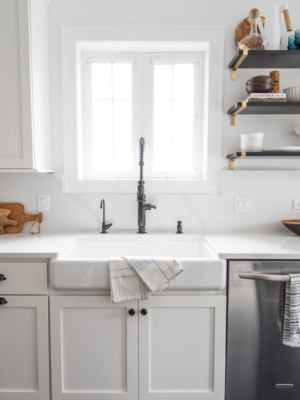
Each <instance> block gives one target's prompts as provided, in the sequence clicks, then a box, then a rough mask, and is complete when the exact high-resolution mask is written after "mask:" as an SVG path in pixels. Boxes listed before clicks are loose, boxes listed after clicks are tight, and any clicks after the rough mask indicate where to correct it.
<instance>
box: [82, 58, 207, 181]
mask: <svg viewBox="0 0 300 400" xmlns="http://www.w3.org/2000/svg"><path fill="white" fill-rule="evenodd" d="M106 62H107V63H114V62H124V63H131V64H132V116H131V117H132V142H131V148H132V160H131V161H132V168H131V169H123V170H122V171H116V170H112V169H110V168H107V169H98V168H93V166H92V165H91V164H89V160H91V157H92V142H93V132H92V130H93V129H92V93H91V87H92V72H91V65H92V63H106ZM185 63H192V64H193V66H194V93H195V95H194V99H193V101H194V111H193V122H194V123H193V136H192V137H193V168H192V170H175V171H172V168H164V169H154V160H153V158H154V157H153V156H154V68H155V65H163V64H185ZM145 92H146V93H147V95H146V96H143V94H142V93H145ZM82 93H83V99H82V112H83V116H82V118H83V143H82V145H83V147H84V148H83V149H82V152H83V154H84V155H83V158H84V162H83V177H84V179H88V180H90V179H96V180H103V179H135V178H136V176H137V174H138V167H137V166H138V141H139V138H140V136H143V137H144V138H145V141H146V153H145V166H144V172H145V176H147V177H148V179H169V178H171V179H176V178H177V179H201V178H203V170H202V169H203V166H202V165H201V158H203V157H200V155H203V154H202V153H203V152H204V149H203V145H202V141H203V127H202V125H201V121H202V118H203V110H202V107H203V105H202V104H203V98H202V97H203V53H201V52H198V53H192V52H188V53H187V52H177V53H172V52H169V53H165V52H163V53H153V52H149V53H146V52H140V53H131V52H128V53H118V54H116V53H106V52H105V53H100V52H83V53H82ZM138 119H139V120H140V123H137V120H138ZM139 125H143V129H141V127H139ZM141 132H143V133H141ZM99 156H100V157H101V153H100V155H99ZM174 177H175V178H174Z"/></svg>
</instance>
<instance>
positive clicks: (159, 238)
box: [50, 233, 226, 290]
mask: <svg viewBox="0 0 300 400" xmlns="http://www.w3.org/2000/svg"><path fill="white" fill-rule="evenodd" d="M121 256H149V257H173V258H176V259H178V260H179V261H180V262H181V264H182V266H183V268H184V272H183V273H182V274H181V275H180V276H179V277H178V278H177V279H176V280H174V281H173V282H172V283H171V284H170V285H169V286H168V288H167V289H166V290H221V289H223V288H224V287H225V286H226V263H225V261H224V260H220V259H219V258H218V256H217V254H216V253H215V252H214V251H213V250H212V249H211V247H210V246H209V245H208V244H207V242H206V241H205V240H204V239H203V237H201V236H199V235H186V234H183V235H114V234H111V233H109V234H107V235H100V234H99V235H82V236H80V237H79V238H78V239H77V240H76V242H75V243H74V244H73V245H72V246H71V247H70V248H69V249H67V250H66V251H65V252H63V253H62V254H61V255H60V256H59V257H58V258H57V259H53V260H51V262H50V285H51V287H53V288H54V289H57V290H109V280H108V259H109V257H121Z"/></svg>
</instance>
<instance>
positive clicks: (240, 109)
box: [230, 101, 247, 126]
mask: <svg viewBox="0 0 300 400" xmlns="http://www.w3.org/2000/svg"><path fill="white" fill-rule="evenodd" d="M246 107H247V102H246V101H242V105H241V107H240V108H238V109H237V110H236V111H235V112H234V113H233V114H231V118H230V120H231V126H235V117H236V116H237V115H238V114H239V113H240V112H241V111H243V110H244V109H245V108H246Z"/></svg>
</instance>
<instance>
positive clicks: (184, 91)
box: [174, 64, 194, 100]
mask: <svg viewBox="0 0 300 400" xmlns="http://www.w3.org/2000/svg"><path fill="white" fill-rule="evenodd" d="M193 98H194V65H193V64H175V65H174V99H177V100H184V99H188V100H192V99H193Z"/></svg>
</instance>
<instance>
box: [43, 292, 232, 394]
mask: <svg viewBox="0 0 300 400" xmlns="http://www.w3.org/2000/svg"><path fill="white" fill-rule="evenodd" d="M130 309H134V310H135V314H134V315H132V316H131V315H129V310H130ZM145 310H146V311H145ZM50 320H51V335H50V336H51V367H52V400H63V399H65V400H73V399H74V400H75V399H80V400H85V399H88V400H92V399H97V400H118V399H120V398H122V399H128V400H138V399H139V400H147V399H153V400H156V399H157V400H176V399H178V400H182V399H184V400H189V399H191V400H223V399H224V388H225V329H226V297H225V296H153V297H152V299H151V300H149V301H148V300H147V301H139V302H137V301H133V302H125V303H121V304H113V303H112V302H111V299H110V297H106V296H103V297H101V296H97V297H95V296H89V297H87V296H51V297H50ZM138 351H139V354H138ZM138 387H139V393H138Z"/></svg>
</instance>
